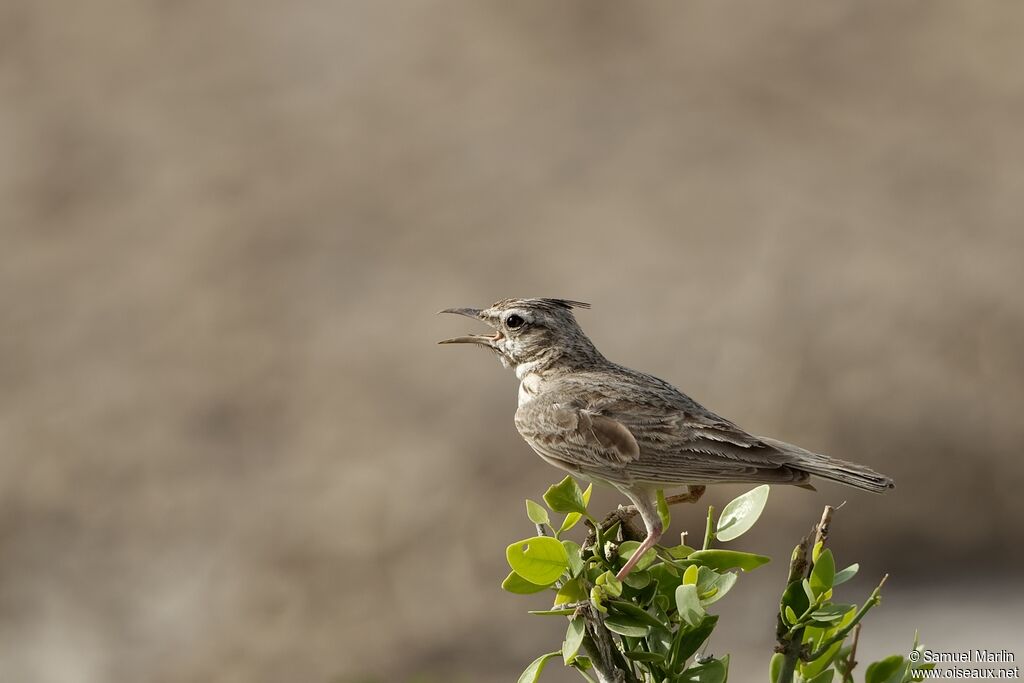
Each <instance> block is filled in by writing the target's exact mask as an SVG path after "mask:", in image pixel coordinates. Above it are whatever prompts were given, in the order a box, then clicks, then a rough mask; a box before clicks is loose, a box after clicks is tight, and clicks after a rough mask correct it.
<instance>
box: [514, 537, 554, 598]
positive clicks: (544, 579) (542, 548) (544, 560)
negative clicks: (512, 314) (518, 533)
mask: <svg viewBox="0 0 1024 683" xmlns="http://www.w3.org/2000/svg"><path fill="white" fill-rule="evenodd" d="M505 557H506V559H507V560H508V564H509V566H510V567H512V569H513V571H515V573H516V574H519V575H520V576H521V577H523V578H524V579H526V580H527V581H529V582H530V583H535V584H538V585H542V586H550V585H551V584H552V583H554V582H555V581H557V580H558V577H559V576H561V575H562V572H564V571H565V570H566V569H568V568H569V556H568V554H567V553H566V552H565V546H563V545H562V544H561V543H560V542H559V541H558V540H557V539H554V538H550V537H548V536H534V537H533V538H528V539H526V540H523V541H518V542H516V543H513V544H512V545H510V546H509V547H508V548H506V549H505Z"/></svg>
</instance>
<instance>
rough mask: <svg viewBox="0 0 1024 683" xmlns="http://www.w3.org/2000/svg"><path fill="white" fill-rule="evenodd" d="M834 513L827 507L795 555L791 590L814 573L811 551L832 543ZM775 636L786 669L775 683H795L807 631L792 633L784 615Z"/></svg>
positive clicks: (790, 570) (787, 582) (791, 565)
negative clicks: (797, 666) (794, 585)
mask: <svg viewBox="0 0 1024 683" xmlns="http://www.w3.org/2000/svg"><path fill="white" fill-rule="evenodd" d="M832 511H833V508H832V506H830V505H826V506H825V509H824V510H823V511H822V513H821V520H820V521H819V522H818V523H817V524H815V525H814V528H813V529H812V530H811V533H809V534H808V535H807V536H806V537H804V539H803V540H802V541H800V545H798V546H797V547H796V548H794V549H793V555H792V557H791V558H790V562H789V579H788V580H787V581H786V585H787V586H788V585H790V584H791V583H793V582H794V581H802V580H803V579H804V577H806V576H809V575H810V573H811V569H813V568H814V567H813V564H812V563H811V561H810V552H811V549H812V548H814V546H815V545H817V544H818V543H819V542H822V543H823V542H824V541H826V540H827V539H828V532H829V525H830V524H831V523H832ZM775 634H776V638H777V639H778V643H779V644H778V646H777V647H776V648H775V651H776V652H781V653H782V656H783V660H782V668H781V669H779V678H778V680H776V681H775V683H792V682H793V675H794V674H795V673H796V665H797V662H798V661H799V660H800V659H801V657H800V654H801V650H802V649H803V639H804V629H803V628H802V627H801V628H797V629H792V630H791V629H790V628H789V627H788V626H787V625H786V622H785V620H783V618H782V614H781V613H780V614H779V618H778V625H777V626H776V629H775ZM819 656H820V655H819Z"/></svg>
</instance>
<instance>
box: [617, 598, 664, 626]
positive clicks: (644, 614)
mask: <svg viewBox="0 0 1024 683" xmlns="http://www.w3.org/2000/svg"><path fill="white" fill-rule="evenodd" d="M608 608H609V609H610V610H611V611H613V612H615V613H617V614H621V615H623V616H627V617H631V618H632V619H634V620H636V621H639V622H643V623H646V624H647V625H649V626H653V627H655V628H665V627H666V625H665V624H663V623H661V622H660V621H659V620H658V618H657V617H655V616H654V615H653V614H651V613H650V612H648V611H647V610H645V609H641V608H639V607H637V606H636V605H634V604H633V603H631V602H626V601H625V600H609V601H608Z"/></svg>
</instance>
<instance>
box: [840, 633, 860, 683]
mask: <svg viewBox="0 0 1024 683" xmlns="http://www.w3.org/2000/svg"><path fill="white" fill-rule="evenodd" d="M860 629H861V625H860V624H857V628H855V629H853V640H852V641H851V642H850V652H849V653H848V654H847V655H846V666H845V667H844V671H843V683H853V669H854V667H856V666H857V642H858V641H859V640H860Z"/></svg>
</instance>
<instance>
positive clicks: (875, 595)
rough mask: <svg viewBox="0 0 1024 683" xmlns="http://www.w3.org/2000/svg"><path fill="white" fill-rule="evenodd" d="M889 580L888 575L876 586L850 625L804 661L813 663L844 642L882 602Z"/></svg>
mask: <svg viewBox="0 0 1024 683" xmlns="http://www.w3.org/2000/svg"><path fill="white" fill-rule="evenodd" d="M888 578H889V575H888V574H886V575H885V576H883V577H882V580H881V581H879V582H878V585H877V586H875V590H873V591H871V595H869V596H868V599H867V600H865V601H864V604H863V605H861V606H860V609H859V610H857V613H856V614H854V615H853V619H851V620H850V623H849V624H847V625H846V626H844V627H842V628H841V629H839V630H838V631H836V632H835V635H833V636H832V637H831V638H829V639H828V640H826V641H825V642H824V643H822V644H821V645H820V646H819V647H818V649H817V650H815V651H814V652H812V653H811V654H809V655H807V656H806V657H802V659H803V660H804V661H805V662H813V661H814V660H815V659H817V658H818V657H821V656H822V655H823V654H825V653H826V652H828V649H829V648H830V647H832V646H833V645H835V644H836V643H840V642H842V641H843V640H844V639H845V638H846V636H848V635H849V634H850V631H852V630H853V627H854V626H856V625H857V624H859V623H860V620H861V619H863V618H864V615H866V614H867V613H868V610H870V609H871V608H872V607H874V606H875V605H877V604H878V603H879V602H881V601H882V595H881V593H882V586H884V585H885V582H886V580H887V579H888Z"/></svg>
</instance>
